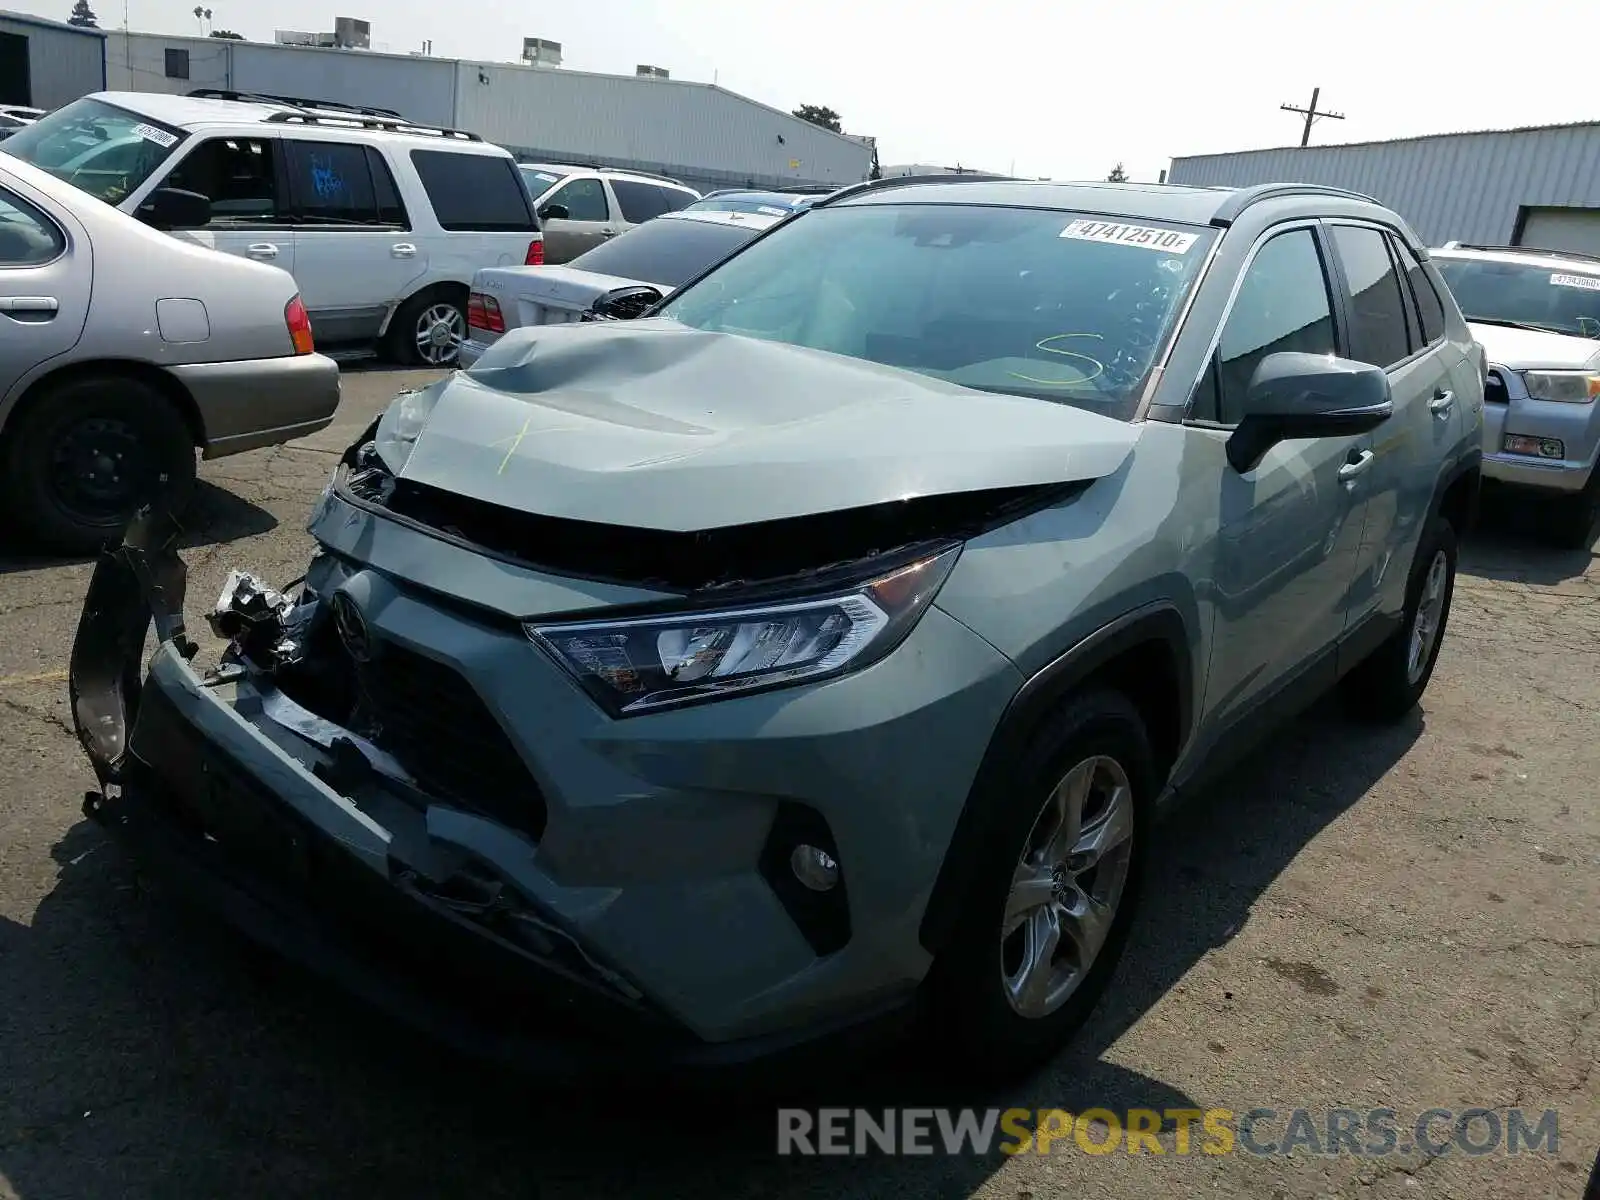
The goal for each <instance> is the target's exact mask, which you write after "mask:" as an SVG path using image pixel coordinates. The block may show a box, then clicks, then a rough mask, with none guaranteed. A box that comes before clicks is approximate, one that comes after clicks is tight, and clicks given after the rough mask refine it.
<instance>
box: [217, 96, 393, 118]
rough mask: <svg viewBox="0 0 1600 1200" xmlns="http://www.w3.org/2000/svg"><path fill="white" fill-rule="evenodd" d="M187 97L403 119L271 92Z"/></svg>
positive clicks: (382, 110) (370, 109)
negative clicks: (285, 105) (282, 105)
mask: <svg viewBox="0 0 1600 1200" xmlns="http://www.w3.org/2000/svg"><path fill="white" fill-rule="evenodd" d="M188 95H189V96H190V97H191V98H192V99H195V100H241V101H244V102H246V103H253V104H287V105H289V106H290V107H291V108H320V109H324V110H327V111H329V112H347V113H357V114H359V115H361V116H364V117H389V118H391V119H392V120H396V121H403V120H405V118H404V117H403V116H401V115H400V114H399V113H397V112H395V110H394V109H392V108H375V107H373V106H372V105H367V104H346V103H344V102H343V101H341V100H308V99H306V98H305V97H303V96H278V95H274V94H273V93H271V92H233V91H228V90H227V89H226V88H195V89H194V91H192V92H190V93H188Z"/></svg>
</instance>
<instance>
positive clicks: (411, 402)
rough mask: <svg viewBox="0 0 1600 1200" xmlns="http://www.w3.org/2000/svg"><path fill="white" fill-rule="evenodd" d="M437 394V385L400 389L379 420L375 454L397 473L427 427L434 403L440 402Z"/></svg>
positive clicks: (403, 466)
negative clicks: (419, 388)
mask: <svg viewBox="0 0 1600 1200" xmlns="http://www.w3.org/2000/svg"><path fill="white" fill-rule="evenodd" d="M439 394H440V386H439V385H438V384H435V385H434V386H433V387H429V388H423V389H422V390H421V391H419V392H401V393H400V395H398V396H396V397H395V399H394V403H393V404H391V405H389V408H388V411H387V412H385V413H384V414H383V417H382V419H381V420H379V422H378V433H377V437H376V444H377V449H378V455H379V457H380V458H382V459H383V462H384V465H385V466H387V467H388V468H389V470H391V471H393V472H394V473H395V474H396V475H398V474H400V473H401V472H402V471H404V470H405V467H406V460H407V459H409V458H410V457H411V451H412V450H413V449H414V448H415V447H416V444H417V439H418V438H419V437H421V436H422V431H423V430H424V429H426V428H427V427H428V418H429V417H431V416H433V409H434V406H435V405H437V404H438V403H439Z"/></svg>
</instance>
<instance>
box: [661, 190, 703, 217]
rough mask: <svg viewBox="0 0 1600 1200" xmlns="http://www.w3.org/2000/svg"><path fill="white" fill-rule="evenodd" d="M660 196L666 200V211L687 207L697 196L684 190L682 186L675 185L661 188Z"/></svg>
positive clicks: (675, 210)
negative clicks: (676, 186)
mask: <svg viewBox="0 0 1600 1200" xmlns="http://www.w3.org/2000/svg"><path fill="white" fill-rule="evenodd" d="M661 196H662V199H664V200H665V201H666V204H667V211H668V212H677V211H678V210H679V209H681V208H688V207H689V205H691V204H693V203H694V202H695V201H696V200H697V199H698V198H699V197H697V196H696V195H695V194H694V193H693V192H686V191H684V190H683V189H682V188H675V187H664V188H662V189H661Z"/></svg>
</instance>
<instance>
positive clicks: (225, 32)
mask: <svg viewBox="0 0 1600 1200" xmlns="http://www.w3.org/2000/svg"><path fill="white" fill-rule="evenodd" d="M211 36H212V37H215V38H227V39H228V40H229V41H234V42H242V41H244V40H245V36H244V34H242V33H235V32H234V31H233V30H231V29H213V30H212V31H211Z"/></svg>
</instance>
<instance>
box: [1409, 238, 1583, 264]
mask: <svg viewBox="0 0 1600 1200" xmlns="http://www.w3.org/2000/svg"><path fill="white" fill-rule="evenodd" d="M1439 249H1441V250H1488V251H1490V252H1491V253H1494V254H1537V255H1540V256H1542V257H1545V258H1575V259H1577V260H1578V261H1579V262H1593V263H1600V254H1588V253H1585V252H1584V251H1582V250H1546V249H1544V248H1542V247H1540V246H1479V245H1476V244H1474V243H1472V242H1446V243H1445V244H1444V245H1443V246H1441V247H1439Z"/></svg>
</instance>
